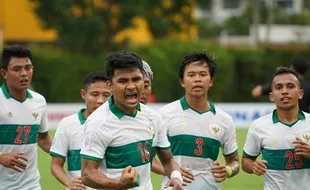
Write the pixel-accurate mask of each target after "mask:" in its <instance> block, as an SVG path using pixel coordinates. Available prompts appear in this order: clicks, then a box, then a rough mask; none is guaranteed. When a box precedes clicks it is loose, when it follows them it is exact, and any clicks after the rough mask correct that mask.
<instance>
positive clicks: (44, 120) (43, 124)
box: [39, 104, 48, 133]
mask: <svg viewBox="0 0 310 190" xmlns="http://www.w3.org/2000/svg"><path fill="white" fill-rule="evenodd" d="M47 132H48V120H47V110H46V104H45V106H44V109H43V112H42V118H41V122H40V128H39V133H47Z"/></svg>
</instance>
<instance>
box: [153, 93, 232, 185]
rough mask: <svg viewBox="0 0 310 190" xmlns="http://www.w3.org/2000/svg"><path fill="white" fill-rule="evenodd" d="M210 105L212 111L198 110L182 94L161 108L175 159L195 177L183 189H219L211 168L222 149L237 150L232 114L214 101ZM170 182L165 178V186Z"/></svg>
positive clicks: (229, 153) (227, 150)
mask: <svg viewBox="0 0 310 190" xmlns="http://www.w3.org/2000/svg"><path fill="white" fill-rule="evenodd" d="M209 104H210V106H211V109H210V110H209V111H206V112H197V111H195V110H193V109H191V108H190V106H189V105H188V103H187V102H186V99H185V98H184V97H183V98H181V99H180V100H177V101H174V102H172V103H170V104H168V105H166V106H164V107H163V108H161V109H160V110H159V112H160V113H161V115H162V117H163V120H164V123H165V125H166V127H167V135H168V139H169V141H170V143H171V151H172V154H173V157H174V159H175V160H176V161H177V162H178V164H179V165H180V166H182V167H185V168H187V169H188V170H190V171H192V173H193V174H194V176H195V180H194V181H192V183H190V184H187V186H185V187H183V188H184V189H189V190H192V189H195V190H196V189H197V190H200V189H208V190H209V189H210V190H217V189H220V184H219V183H217V182H216V181H215V179H214V177H213V176H212V173H211V172H210V168H211V167H212V166H213V163H214V161H215V160H217V157H218V154H219V149H220V148H221V149H222V152H223V154H224V155H225V156H228V155H231V154H233V153H235V152H236V151H237V149H238V147H237V143H236V132H235V125H234V122H233V120H232V118H231V116H229V115H228V114H227V113H225V112H224V111H222V110H221V109H218V108H216V109H215V107H214V104H213V103H212V102H209ZM167 181H168V177H163V183H162V189H164V188H163V187H164V185H165V184H166V182H167Z"/></svg>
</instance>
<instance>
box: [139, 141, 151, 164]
mask: <svg viewBox="0 0 310 190" xmlns="http://www.w3.org/2000/svg"><path fill="white" fill-rule="evenodd" d="M148 147H149V143H148V142H147V141H146V142H145V143H144V147H143V146H142V143H139V144H138V149H139V150H140V154H141V159H142V160H141V161H142V163H145V160H149V159H150V152H149V150H148Z"/></svg>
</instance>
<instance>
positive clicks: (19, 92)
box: [6, 84, 27, 100]
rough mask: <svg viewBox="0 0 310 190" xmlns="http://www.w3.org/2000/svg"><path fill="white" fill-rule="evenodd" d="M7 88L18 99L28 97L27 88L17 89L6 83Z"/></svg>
mask: <svg viewBox="0 0 310 190" xmlns="http://www.w3.org/2000/svg"><path fill="white" fill-rule="evenodd" d="M6 88H7V89H8V91H9V93H10V94H11V96H12V97H13V98H14V99H16V100H25V99H26V98H27V90H17V89H14V88H11V87H10V86H9V85H7V84H6Z"/></svg>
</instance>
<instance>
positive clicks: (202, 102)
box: [185, 93, 211, 112]
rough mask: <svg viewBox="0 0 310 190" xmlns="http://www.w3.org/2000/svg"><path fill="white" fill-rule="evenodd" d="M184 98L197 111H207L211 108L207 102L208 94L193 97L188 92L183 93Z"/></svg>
mask: <svg viewBox="0 0 310 190" xmlns="http://www.w3.org/2000/svg"><path fill="white" fill-rule="evenodd" d="M185 99H186V101H187V103H188V105H189V106H190V107H191V108H192V109H194V110H196V111H199V112H203V111H207V110H209V109H210V108H211V106H210V105H209V103H208V96H207V94H206V95H204V96H200V97H193V96H191V95H190V94H188V93H186V94H185Z"/></svg>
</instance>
